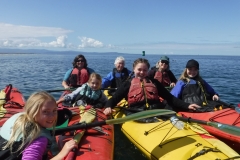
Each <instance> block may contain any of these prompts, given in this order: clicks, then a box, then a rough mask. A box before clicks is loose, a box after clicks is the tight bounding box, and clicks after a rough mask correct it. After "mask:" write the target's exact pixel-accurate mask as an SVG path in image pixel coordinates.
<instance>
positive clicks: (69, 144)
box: [52, 139, 78, 159]
mask: <svg viewBox="0 0 240 160" xmlns="http://www.w3.org/2000/svg"><path fill="white" fill-rule="evenodd" d="M77 146H78V145H77V143H76V141H75V140H74V139H71V140H69V141H67V142H66V143H65V144H64V146H63V148H62V150H61V152H59V154H58V155H57V156H56V157H53V158H52V159H63V158H64V157H66V156H67V155H68V153H69V152H70V151H71V150H72V149H73V148H77Z"/></svg>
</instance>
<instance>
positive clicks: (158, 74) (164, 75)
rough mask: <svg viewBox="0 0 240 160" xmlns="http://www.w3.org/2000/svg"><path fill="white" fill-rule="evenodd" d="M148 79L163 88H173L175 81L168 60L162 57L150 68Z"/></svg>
mask: <svg viewBox="0 0 240 160" xmlns="http://www.w3.org/2000/svg"><path fill="white" fill-rule="evenodd" d="M148 76H149V77H150V78H154V79H157V80H158V81H159V82H160V83H162V84H163V86H165V87H169V86H170V87H174V86H175V84H176V82H177V79H176V77H175V76H174V74H173V73H172V71H171V70H170V66H169V58H168V57H167V56H162V57H161V58H160V60H159V61H158V62H157V64H156V66H155V67H152V68H151V70H150V71H149V72H148Z"/></svg>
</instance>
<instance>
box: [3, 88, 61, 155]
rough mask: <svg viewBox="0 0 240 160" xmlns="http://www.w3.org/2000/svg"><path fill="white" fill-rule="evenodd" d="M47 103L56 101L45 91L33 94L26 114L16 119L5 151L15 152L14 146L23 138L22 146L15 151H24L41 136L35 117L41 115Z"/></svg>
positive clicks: (25, 108)
mask: <svg viewBox="0 0 240 160" xmlns="http://www.w3.org/2000/svg"><path fill="white" fill-rule="evenodd" d="M46 101H54V102H55V99H54V98H53V97H52V96H51V95H50V94H48V93H47V92H44V91H40V92H36V93H33V94H32V95H31V96H30V97H29V98H28V100H27V102H26V104H25V106H24V110H25V112H24V113H23V114H21V115H20V116H19V117H18V118H17V119H16V121H15V123H14V125H13V128H12V132H11V133H12V134H11V137H10V139H9V141H8V142H7V144H6V145H5V146H4V147H3V149H6V148H8V147H9V148H10V150H11V151H13V144H14V142H15V140H16V139H17V138H18V137H22V143H21V145H20V146H19V148H18V149H17V150H16V149H15V148H14V150H16V151H23V148H24V147H26V145H28V144H30V143H31V142H32V141H33V140H34V139H36V138H37V137H38V136H39V134H40V130H41V126H40V125H39V124H38V123H37V122H36V121H35V117H36V115H37V114H38V113H39V111H40V109H41V107H42V106H43V105H44V103H45V102H46ZM56 107H57V104H56ZM56 121H57V119H56ZM55 125H56V122H55ZM55 125H54V127H55ZM54 127H53V128H54Z"/></svg>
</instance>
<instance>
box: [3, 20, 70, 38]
mask: <svg viewBox="0 0 240 160" xmlns="http://www.w3.org/2000/svg"><path fill="white" fill-rule="evenodd" d="M70 32H73V31H71V30H66V29H63V28H56V27H36V26H23V25H12V24H7V23H0V39H8V38H36V37H58V36H61V35H66V34H68V33H70Z"/></svg>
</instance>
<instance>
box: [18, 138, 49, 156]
mask: <svg viewBox="0 0 240 160" xmlns="http://www.w3.org/2000/svg"><path fill="white" fill-rule="evenodd" d="M47 144H48V139H47V138H46V137H39V138H37V139H35V140H34V141H33V142H32V143H31V144H30V145H28V146H27V147H26V148H25V149H24V151H23V153H22V160H30V159H31V160H42V157H43V155H44V153H45V151H46V148H47Z"/></svg>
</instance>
